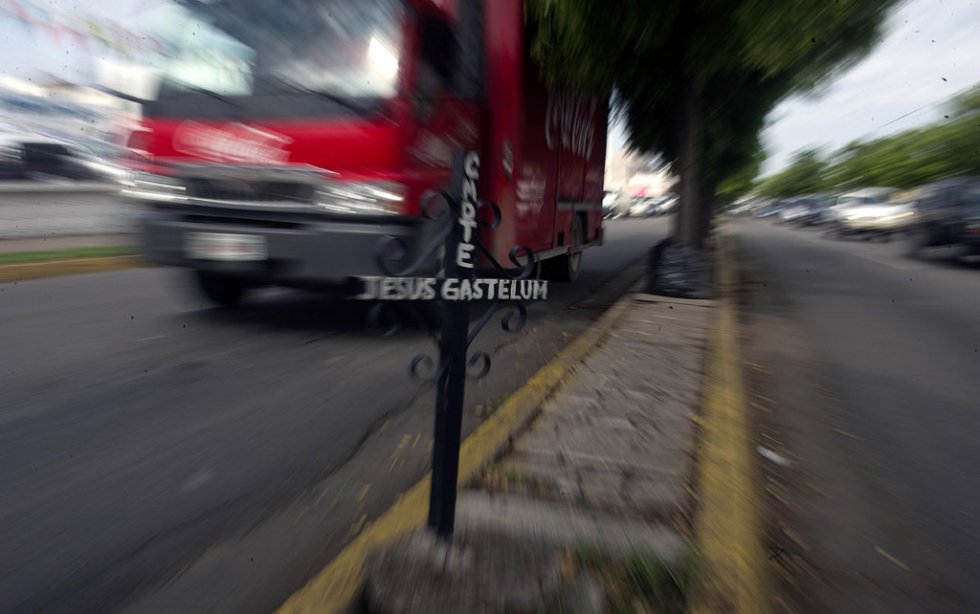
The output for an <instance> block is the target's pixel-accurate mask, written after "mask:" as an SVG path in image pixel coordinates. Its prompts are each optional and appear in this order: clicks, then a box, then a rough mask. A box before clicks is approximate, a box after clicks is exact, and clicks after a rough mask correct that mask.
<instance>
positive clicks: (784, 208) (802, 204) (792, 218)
mask: <svg viewBox="0 0 980 614" xmlns="http://www.w3.org/2000/svg"><path fill="white" fill-rule="evenodd" d="M780 204H781V208H780V209H779V213H778V214H776V216H777V219H778V220H779V222H780V223H783V224H798V223H799V222H800V220H801V219H803V218H804V217H806V216H807V215H808V214H809V213H810V202H809V201H808V200H807V199H806V198H803V197H795V198H787V199H785V200H783V201H780Z"/></svg>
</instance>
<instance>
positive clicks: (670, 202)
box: [656, 192, 681, 215]
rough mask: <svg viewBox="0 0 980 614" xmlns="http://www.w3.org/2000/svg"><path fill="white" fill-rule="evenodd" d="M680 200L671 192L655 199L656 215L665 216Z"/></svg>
mask: <svg viewBox="0 0 980 614" xmlns="http://www.w3.org/2000/svg"><path fill="white" fill-rule="evenodd" d="M680 200H681V198H680V196H678V195H677V194H674V193H673V192H667V193H666V194H663V195H662V196H659V197H657V208H656V215H667V214H668V213H671V212H673V211H674V209H676V208H677V204H678V203H679V202H680Z"/></svg>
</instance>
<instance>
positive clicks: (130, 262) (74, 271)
mask: <svg viewBox="0 0 980 614" xmlns="http://www.w3.org/2000/svg"><path fill="white" fill-rule="evenodd" d="M145 266H149V265H148V263H147V262H146V261H145V260H143V259H142V258H140V257H139V256H105V257H95V258H74V259H71V260H53V261H51V262H27V263H23V264H4V265H0V283H5V282H10V281H25V280H28V279H41V278H43V277H59V276H61V275H79V274H81V273H105V272H108V271H121V270H124V269H135V268H139V267H145Z"/></svg>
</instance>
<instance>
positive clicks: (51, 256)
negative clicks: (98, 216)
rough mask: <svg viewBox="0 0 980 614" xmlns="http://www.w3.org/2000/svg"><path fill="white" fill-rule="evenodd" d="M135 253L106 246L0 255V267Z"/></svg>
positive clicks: (128, 247)
mask: <svg viewBox="0 0 980 614" xmlns="http://www.w3.org/2000/svg"><path fill="white" fill-rule="evenodd" d="M135 253H136V247H134V246H132V245H106V246H102V247H72V248H68V249H50V250H38V251H30V252H8V253H0V265H4V264H33V263H36V262H54V261H56V260H78V259H81V258H106V257H108V256H131V255H133V254H135Z"/></svg>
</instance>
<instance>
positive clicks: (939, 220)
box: [909, 177, 980, 256]
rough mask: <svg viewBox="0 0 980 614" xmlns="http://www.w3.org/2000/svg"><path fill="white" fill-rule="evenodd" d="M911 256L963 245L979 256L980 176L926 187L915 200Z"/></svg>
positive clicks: (936, 183) (954, 179) (938, 182)
mask: <svg viewBox="0 0 980 614" xmlns="http://www.w3.org/2000/svg"><path fill="white" fill-rule="evenodd" d="M914 207H915V213H916V215H915V218H914V223H913V224H912V226H911V229H910V235H911V237H910V242H909V255H911V256H917V255H918V254H919V253H920V252H921V250H922V249H924V248H927V247H939V246H945V245H963V246H964V247H966V248H967V250H968V251H969V252H970V253H971V254H975V255H980V177H955V178H951V179H944V180H941V181H937V182H935V183H931V184H929V185H926V186H923V187H922V188H920V189H919V190H918V193H917V194H916V197H915V204H914Z"/></svg>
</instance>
